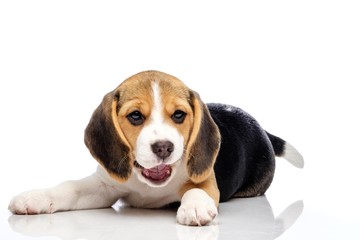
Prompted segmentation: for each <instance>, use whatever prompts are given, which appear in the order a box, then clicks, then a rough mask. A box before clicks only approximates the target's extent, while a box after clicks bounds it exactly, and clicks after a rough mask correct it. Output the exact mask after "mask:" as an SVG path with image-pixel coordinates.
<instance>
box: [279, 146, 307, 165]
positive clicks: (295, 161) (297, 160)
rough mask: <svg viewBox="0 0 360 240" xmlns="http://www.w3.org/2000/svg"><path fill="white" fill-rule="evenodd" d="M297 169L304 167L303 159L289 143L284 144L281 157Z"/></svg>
mask: <svg viewBox="0 0 360 240" xmlns="http://www.w3.org/2000/svg"><path fill="white" fill-rule="evenodd" d="M282 157H283V158H285V159H286V160H288V161H289V162H290V163H291V164H292V165H294V166H295V167H297V168H303V167H304V158H303V156H301V154H300V153H299V152H298V150H296V149H295V148H294V147H293V146H292V145H291V144H290V143H288V142H286V143H285V151H284V155H283V156H282Z"/></svg>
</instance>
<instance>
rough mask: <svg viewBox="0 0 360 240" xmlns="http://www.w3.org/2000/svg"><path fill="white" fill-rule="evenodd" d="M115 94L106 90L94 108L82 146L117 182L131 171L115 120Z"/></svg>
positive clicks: (123, 140)
mask: <svg viewBox="0 0 360 240" xmlns="http://www.w3.org/2000/svg"><path fill="white" fill-rule="evenodd" d="M118 101H119V93H117V92H115V91H114V92H110V93H108V94H107V95H105V96H104V99H103V101H102V102H101V104H100V105H99V106H98V108H97V109H96V110H95V111H94V113H93V115H92V117H91V119H90V122H89V124H88V126H87V127H86V129H85V145H86V146H87V148H88V149H89V150H90V153H91V154H92V155H93V157H94V158H95V159H96V160H97V161H98V162H99V163H100V164H101V165H102V166H103V167H104V168H105V169H106V170H107V172H108V173H109V174H110V175H111V176H112V177H113V178H115V179H116V180H118V181H120V182H124V181H126V180H127V179H128V178H129V177H130V174H131V169H132V165H131V164H132V163H131V161H130V158H129V152H130V148H129V144H128V142H127V140H126V139H125V136H124V134H123V133H122V131H121V128H120V126H119V123H118V121H117V107H118V106H117V105H118Z"/></svg>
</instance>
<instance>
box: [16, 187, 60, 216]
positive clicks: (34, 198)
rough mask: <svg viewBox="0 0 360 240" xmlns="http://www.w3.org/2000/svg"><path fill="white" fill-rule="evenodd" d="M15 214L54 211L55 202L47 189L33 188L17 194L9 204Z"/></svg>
mask: <svg viewBox="0 0 360 240" xmlns="http://www.w3.org/2000/svg"><path fill="white" fill-rule="evenodd" d="M9 210H10V211H11V212H12V213H14V214H40V213H53V212H54V209H53V202H52V201H51V198H50V196H49V194H48V193H47V191H44V190H33V191H29V192H24V193H21V194H19V195H17V196H15V197H14V198H13V199H12V200H11V201H10V204H9Z"/></svg>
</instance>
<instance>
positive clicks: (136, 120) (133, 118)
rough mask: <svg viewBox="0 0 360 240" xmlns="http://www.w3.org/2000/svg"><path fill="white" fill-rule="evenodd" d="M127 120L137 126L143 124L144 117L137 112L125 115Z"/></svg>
mask: <svg viewBox="0 0 360 240" xmlns="http://www.w3.org/2000/svg"><path fill="white" fill-rule="evenodd" d="M127 119H128V120H129V122H130V123H131V124H132V125H134V126H139V125H141V124H143V123H144V121H145V117H144V116H143V115H142V114H141V112H139V111H134V112H132V113H130V114H129V115H127Z"/></svg>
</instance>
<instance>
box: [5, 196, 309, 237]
mask: <svg viewBox="0 0 360 240" xmlns="http://www.w3.org/2000/svg"><path fill="white" fill-rule="evenodd" d="M284 208H285V207H284ZM302 210H303V202H302V201H297V202H295V203H293V204H291V205H290V206H288V207H287V208H286V209H285V210H284V211H283V212H282V213H281V214H280V215H279V216H277V217H274V214H273V210H272V208H271V206H270V204H269V202H268V200H267V199H266V197H265V196H262V197H257V198H248V199H234V200H232V201H230V202H227V203H222V204H221V205H220V210H219V213H220V215H219V216H218V217H217V219H216V220H215V221H214V222H213V223H212V224H211V225H209V226H203V227H186V226H181V225H179V224H177V223H176V221H175V215H176V210H174V209H154V210H147V209H135V208H130V207H125V206H120V205H116V206H114V208H109V209H96V210H84V211H73V212H60V213H55V214H45V215H33V216H19V215H12V216H10V217H9V219H8V221H9V224H10V227H11V228H12V229H13V231H15V232H18V233H20V234H22V235H25V236H31V237H43V236H48V237H58V238H60V239H66V240H68V239H89V240H93V239H144V237H146V238H148V239H156V240H161V239H166V240H169V239H179V240H192V239H199V240H200V239H214V240H215V239H234V236H236V238H237V239H275V238H277V237H278V236H280V235H281V234H282V233H284V232H285V231H286V230H287V229H288V228H289V227H291V226H292V225H293V224H294V223H295V222H296V220H297V219H298V218H299V216H300V215H301V213H302Z"/></svg>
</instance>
